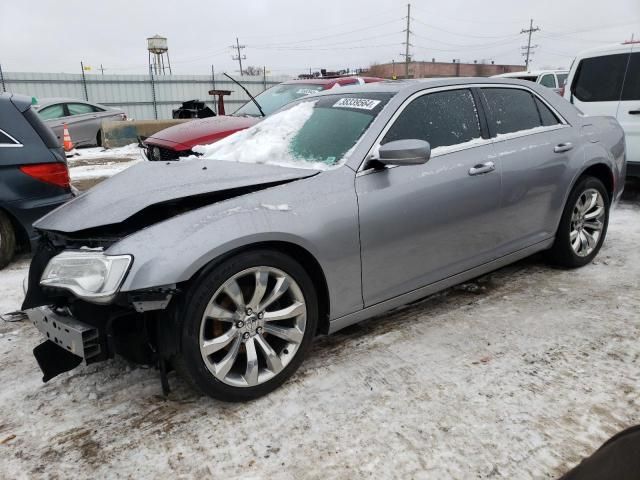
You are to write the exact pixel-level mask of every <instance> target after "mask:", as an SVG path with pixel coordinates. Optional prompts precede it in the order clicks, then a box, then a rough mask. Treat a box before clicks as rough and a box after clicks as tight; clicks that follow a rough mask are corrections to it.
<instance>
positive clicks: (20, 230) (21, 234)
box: [0, 206, 31, 251]
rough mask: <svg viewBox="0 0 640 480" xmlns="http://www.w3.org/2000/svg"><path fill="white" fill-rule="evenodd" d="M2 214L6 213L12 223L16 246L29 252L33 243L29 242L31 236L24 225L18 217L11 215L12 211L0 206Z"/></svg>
mask: <svg viewBox="0 0 640 480" xmlns="http://www.w3.org/2000/svg"><path fill="white" fill-rule="evenodd" d="M0 212H2V213H4V214H5V215H6V216H7V218H8V219H9V221H10V222H11V226H12V227H13V231H14V234H15V236H16V246H17V247H18V248H20V249H23V250H25V251H29V250H30V249H31V243H30V241H29V235H28V234H27V231H26V230H25V228H24V226H23V225H22V223H20V221H18V219H17V218H16V216H15V215H14V214H13V213H11V211H9V210H7V209H6V208H3V207H2V206H0Z"/></svg>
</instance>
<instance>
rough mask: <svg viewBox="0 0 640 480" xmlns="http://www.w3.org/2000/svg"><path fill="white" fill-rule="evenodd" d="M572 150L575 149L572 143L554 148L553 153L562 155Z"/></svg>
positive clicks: (561, 144)
mask: <svg viewBox="0 0 640 480" xmlns="http://www.w3.org/2000/svg"><path fill="white" fill-rule="evenodd" d="M572 148H573V143H571V142H567V143H559V144H558V145H556V146H555V147H553V151H554V152H556V153H562V152H568V151H569V150H571V149H572Z"/></svg>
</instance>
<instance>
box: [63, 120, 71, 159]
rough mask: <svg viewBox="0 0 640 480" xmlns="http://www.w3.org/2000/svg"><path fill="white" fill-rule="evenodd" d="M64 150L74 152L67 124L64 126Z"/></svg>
mask: <svg viewBox="0 0 640 480" xmlns="http://www.w3.org/2000/svg"><path fill="white" fill-rule="evenodd" d="M62 148H64V151H65V152H67V153H70V152H73V142H72V141H71V135H70V134H69V128H68V127H67V124H66V123H63V124H62Z"/></svg>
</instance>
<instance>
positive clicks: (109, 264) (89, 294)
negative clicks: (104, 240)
mask: <svg viewBox="0 0 640 480" xmlns="http://www.w3.org/2000/svg"><path fill="white" fill-rule="evenodd" d="M131 261H132V257H131V255H105V254H104V253H102V252H92V251H86V252H85V251H67V252H62V253H61V254H59V255H56V256H55V257H53V258H52V259H51V260H50V261H49V264H48V265H47V267H46V268H45V269H44V272H43V273H42V277H41V279H40V285H42V286H45V287H57V288H64V289H66V290H69V291H70V292H72V293H73V294H74V295H76V296H77V297H80V298H82V299H85V300H87V301H90V302H94V303H106V302H109V301H110V300H111V299H112V298H113V296H114V295H115V293H116V292H117V291H118V289H119V288H120V285H121V284H122V281H123V280H124V277H125V275H126V274H127V271H128V269H129V265H130V264H131Z"/></svg>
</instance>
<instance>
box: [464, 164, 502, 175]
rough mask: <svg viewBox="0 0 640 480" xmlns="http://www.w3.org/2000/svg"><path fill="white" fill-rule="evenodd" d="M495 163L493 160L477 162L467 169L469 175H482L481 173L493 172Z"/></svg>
mask: <svg viewBox="0 0 640 480" xmlns="http://www.w3.org/2000/svg"><path fill="white" fill-rule="evenodd" d="M495 169H496V164H495V163H493V162H485V163H479V164H478V165H474V166H473V167H471V168H470V169H469V175H482V174H483V173H489V172H493V171H494V170H495Z"/></svg>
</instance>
